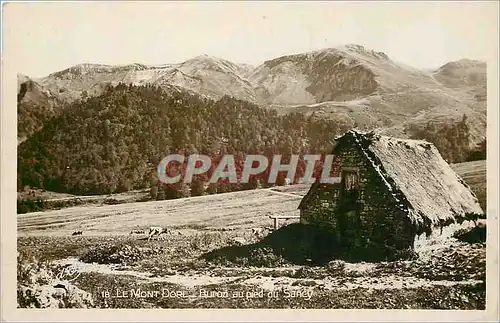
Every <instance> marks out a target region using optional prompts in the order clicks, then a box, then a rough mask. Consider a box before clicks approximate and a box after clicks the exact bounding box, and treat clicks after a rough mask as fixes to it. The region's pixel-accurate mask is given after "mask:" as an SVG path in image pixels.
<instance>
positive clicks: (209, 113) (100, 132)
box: [18, 84, 349, 197]
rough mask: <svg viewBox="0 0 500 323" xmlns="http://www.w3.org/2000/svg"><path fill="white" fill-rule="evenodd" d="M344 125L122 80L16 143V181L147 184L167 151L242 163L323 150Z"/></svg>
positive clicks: (92, 189)
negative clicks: (257, 157)
mask: <svg viewBox="0 0 500 323" xmlns="http://www.w3.org/2000/svg"><path fill="white" fill-rule="evenodd" d="M348 128H349V126H348V125H343V124H337V123H335V122H331V121H327V120H316V119H313V118H310V119H308V118H306V117H304V116H303V115H300V114H290V115H286V116H278V115H277V113H276V112H275V111H274V110H268V109H264V108H259V107H258V106H256V105H254V104H252V103H248V102H246V101H239V100H235V99H232V98H229V97H223V98H222V99H220V100H218V101H213V100H210V99H203V98H200V97H199V96H197V95H193V94H189V93H186V92H182V91H175V92H166V91H164V90H162V89H160V88H159V87H155V86H150V85H148V86H131V85H124V84H120V85H118V86H117V87H114V88H113V87H109V88H108V89H107V90H106V91H105V93H103V94H102V95H101V96H98V97H91V98H88V99H87V100H86V101H82V102H75V103H74V104H73V106H71V107H69V108H68V109H66V110H65V112H64V113H63V114H62V115H61V116H59V117H56V118H54V119H52V120H51V121H50V122H48V123H47V124H46V126H45V127H44V128H43V129H42V130H41V131H39V132H37V133H35V134H34V135H33V136H32V137H30V138H29V139H28V140H27V141H25V142H23V143H22V144H21V145H20V146H19V157H18V178H19V186H20V187H22V186H24V185H29V186H36V187H43V188H45V189H47V190H51V191H56V192H69V193H74V194H105V193H111V192H121V191H127V190H131V189H140V188H146V187H149V186H150V185H151V183H153V186H154V185H155V184H154V183H156V182H157V180H155V178H154V176H155V174H156V167H157V165H158V163H159V161H160V160H161V159H162V158H163V157H165V156H167V155H168V154H172V153H181V154H185V155H188V154H191V153H199V154H205V155H210V156H212V157H213V159H214V160H215V161H217V158H218V157H219V156H221V155H224V154H232V155H235V158H236V161H237V164H238V165H237V166H239V167H240V168H241V166H242V161H243V160H244V156H245V154H265V155H267V156H272V155H273V154H275V153H276V154H282V155H284V156H286V155H290V154H292V153H297V154H299V153H321V152H325V151H327V150H329V149H330V142H331V140H332V138H333V137H334V136H335V135H336V134H340V133H342V132H344V131H346V130H347V129H348ZM283 162H286V159H284V160H283ZM215 166H216V165H215ZM257 179H258V178H255V179H254V182H255V183H256V181H257ZM200 180H201V179H200ZM279 180H281V181H282V180H283V178H280V179H279ZM199 184H201V183H198V185H199ZM193 185H197V184H193ZM250 185H252V184H250ZM255 185H256V184H255ZM236 186H237V185H236ZM241 188H243V187H239V186H238V187H234V185H233V187H230V186H229V185H225V184H224V183H219V185H218V186H216V187H209V189H211V190H216V189H217V191H219V192H220V191H227V190H235V189H241ZM200 189H201V187H198V188H196V189H195V190H194V191H197V190H200ZM174 190H175V191H179V192H181V193H179V194H177V193H175V194H174V193H172V194H170V197H177V196H182V195H183V194H185V193H182V192H186V188H185V187H182V185H174ZM200 193H201V192H200ZM160 194H162V193H160Z"/></svg>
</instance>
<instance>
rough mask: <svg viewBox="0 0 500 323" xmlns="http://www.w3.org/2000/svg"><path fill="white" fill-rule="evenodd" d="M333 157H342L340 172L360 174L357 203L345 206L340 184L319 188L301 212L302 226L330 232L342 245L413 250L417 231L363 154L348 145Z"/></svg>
mask: <svg viewBox="0 0 500 323" xmlns="http://www.w3.org/2000/svg"><path fill="white" fill-rule="evenodd" d="M334 154H335V155H338V156H340V160H341V166H340V167H341V168H343V169H345V168H348V169H351V170H352V169H356V170H357V171H358V172H359V193H358V194H359V195H358V196H359V198H358V200H357V203H356V204H355V205H351V204H352V203H350V204H349V205H346V203H345V201H344V200H342V196H341V193H340V192H341V189H342V185H341V184H319V186H318V188H317V190H316V191H315V192H311V194H312V195H311V196H310V198H309V200H308V201H307V203H306V204H305V205H304V206H303V208H302V209H301V222H302V223H310V224H315V225H319V226H322V227H326V228H329V229H331V230H332V231H333V232H335V234H336V235H337V237H338V241H339V243H340V242H341V243H342V244H348V245H353V246H358V247H366V246H370V245H388V246H391V247H395V248H397V249H404V248H409V247H412V246H413V240H414V237H415V230H414V228H413V227H412V226H411V225H410V222H409V219H408V218H407V217H406V215H405V214H404V212H403V211H401V210H400V208H399V206H398V205H397V204H396V201H395V199H394V198H393V196H392V195H391V194H390V192H389V190H388V188H387V187H386V186H385V183H384V182H383V181H382V179H381V178H380V177H379V175H378V174H377V172H376V170H375V169H374V168H373V167H372V165H371V163H370V162H369V161H368V159H367V158H366V157H365V155H364V154H363V152H362V151H361V150H360V149H359V148H358V147H356V146H355V145H354V144H352V143H351V144H349V143H347V144H344V145H343V146H342V147H336V149H335V152H334ZM349 210H351V211H349ZM349 212H351V215H349ZM353 212H354V213H357V214H359V216H356V215H354V216H353V215H352V213H353ZM346 223H347V224H346ZM353 223H354V224H353ZM353 225H355V226H354V227H353Z"/></svg>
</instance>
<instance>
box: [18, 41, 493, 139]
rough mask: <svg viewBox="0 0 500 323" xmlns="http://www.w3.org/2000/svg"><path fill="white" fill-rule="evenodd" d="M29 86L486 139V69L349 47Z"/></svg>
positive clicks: (64, 76) (67, 97) (76, 73)
mask: <svg viewBox="0 0 500 323" xmlns="http://www.w3.org/2000/svg"><path fill="white" fill-rule="evenodd" d="M23 77H24V76H23ZM20 78H21V76H20V77H18V83H19V82H21V81H19V79H20ZM32 81H33V82H36V83H37V84H38V85H39V86H40V87H41V88H42V89H43V91H46V93H48V95H51V96H54V97H57V98H58V99H60V100H62V101H66V102H72V101H75V100H78V99H81V98H82V97H87V96H96V95H99V94H101V93H102V92H103V91H104V89H105V88H106V87H107V86H110V85H112V86H113V85H117V84H118V83H128V84H134V85H144V84H151V85H157V86H161V87H172V86H173V87H179V88H184V89H187V90H189V91H192V92H194V93H198V94H199V95H201V96H204V97H210V98H214V99H220V98H221V97H223V96H225V95H229V96H232V97H235V98H237V99H241V100H246V101H249V102H253V103H257V104H259V105H262V106H269V107H273V108H275V109H278V112H279V113H289V112H293V111H296V112H301V113H305V114H309V115H314V116H315V117H321V118H333V119H339V118H340V119H343V120H344V121H346V122H349V123H351V124H352V125H353V126H355V125H357V126H361V127H366V128H386V129H387V132H388V134H392V135H397V136H402V137H405V136H411V131H410V129H412V128H413V127H415V126H417V127H418V126H422V125H423V124H425V123H427V122H429V121H432V122H438V123H439V122H448V121H447V120H458V119H460V118H461V117H462V116H463V115H464V114H465V115H467V116H468V117H469V120H470V121H469V122H470V123H471V125H472V127H471V134H472V139H473V141H474V142H477V141H479V140H481V139H483V138H484V137H485V127H486V63H484V62H480V61H476V60H470V59H462V60H459V61H454V62H449V63H446V64H444V65H443V66H441V67H440V68H438V69H436V70H434V71H426V70H420V69H417V68H413V67H410V66H405V65H403V64H400V63H396V62H394V61H392V60H391V59H390V57H389V56H388V55H387V54H385V53H383V52H377V51H375V50H371V49H368V48H365V47H363V46H361V45H355V44H347V45H343V46H338V47H335V48H325V49H318V50H313V51H308V52H305V53H298V54H291V55H284V56H280V57H277V58H274V59H269V60H266V61H264V62H263V63H262V64H260V65H258V66H255V67H253V66H249V65H248V64H237V63H233V62H231V61H228V60H225V59H223V58H218V57H214V56H209V55H206V54H204V55H198V56H196V57H193V58H191V59H188V60H186V61H184V62H181V63H176V64H160V65H146V64H141V63H133V64H127V65H106V64H78V65H75V66H71V67H68V68H67V69H64V70H61V71H57V72H54V73H51V74H49V75H48V76H46V77H43V78H40V79H32ZM360 102H361V103H360ZM408 132H410V133H408Z"/></svg>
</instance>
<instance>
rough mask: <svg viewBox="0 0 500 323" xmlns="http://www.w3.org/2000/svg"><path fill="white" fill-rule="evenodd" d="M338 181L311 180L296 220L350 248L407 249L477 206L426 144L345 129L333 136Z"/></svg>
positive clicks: (477, 209) (473, 211) (478, 210)
mask: <svg viewBox="0 0 500 323" xmlns="http://www.w3.org/2000/svg"><path fill="white" fill-rule="evenodd" d="M332 154H333V155H334V156H335V158H336V160H337V163H335V165H334V166H333V169H334V171H336V174H338V175H337V176H338V177H340V178H341V180H340V181H339V183H333V184H322V183H320V181H319V179H317V180H316V182H315V183H314V184H312V186H311V188H310V189H309V191H308V193H307V194H306V195H305V196H304V198H303V199H302V201H301V203H300V205H299V209H300V221H301V223H303V224H315V225H319V226H322V227H326V228H328V229H332V231H333V232H334V234H335V235H336V236H337V241H338V242H339V243H341V244H344V245H347V246H349V247H361V248H364V247H374V246H385V247H388V248H390V249H408V248H413V247H414V242H415V238H416V237H417V236H419V235H421V234H422V233H426V234H427V235H429V234H431V233H432V232H435V230H436V229H437V230H442V228H443V227H444V226H447V225H449V224H452V223H455V222H460V223H461V222H462V221H464V220H466V219H467V218H468V217H469V216H471V215H472V216H481V215H482V214H483V211H482V210H481V207H480V206H479V202H478V200H477V198H476V197H475V195H474V194H473V193H472V192H471V190H470V188H469V187H468V186H467V184H466V183H465V182H464V181H463V180H462V179H461V178H460V177H459V176H458V175H457V174H456V173H455V172H454V171H453V170H452V169H451V167H450V166H449V165H448V163H446V161H445V160H444V159H443V158H442V157H441V155H440V154H439V152H438V150H437V149H436V148H435V147H434V145H432V144H431V143H429V142H426V141H420V140H408V139H398V138H392V137H386V136H381V135H377V134H375V133H373V132H370V133H362V132H357V131H349V132H347V133H345V134H344V135H343V136H341V137H338V138H336V139H335V141H334V147H333V152H332Z"/></svg>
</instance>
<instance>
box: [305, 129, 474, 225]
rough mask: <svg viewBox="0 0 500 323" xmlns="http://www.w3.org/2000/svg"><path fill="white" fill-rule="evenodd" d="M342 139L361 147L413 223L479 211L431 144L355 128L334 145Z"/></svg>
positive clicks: (447, 219) (440, 220) (435, 221)
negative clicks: (358, 130)
mask: <svg viewBox="0 0 500 323" xmlns="http://www.w3.org/2000/svg"><path fill="white" fill-rule="evenodd" d="M343 141H347V142H350V143H353V144H355V145H357V146H358V147H359V148H360V149H361V151H362V152H363V154H364V155H365V156H366V158H367V160H368V161H370V163H371V164H372V166H373V168H374V169H375V170H376V171H377V173H378V174H379V176H380V178H381V179H382V182H383V183H384V184H385V185H386V186H387V187H388V189H389V191H390V192H391V193H392V196H393V197H394V199H395V201H396V202H398V203H399V206H400V208H401V210H402V211H404V212H405V213H406V214H407V215H408V217H409V218H410V219H411V220H412V222H413V223H415V224H416V225H418V226H419V225H421V224H425V227H428V226H429V225H431V224H432V225H436V224H446V223H450V222H454V221H455V219H457V218H459V217H462V218H463V217H464V216H465V215H466V214H471V213H475V214H483V211H482V209H481V207H480V206H479V202H478V200H477V198H476V196H475V195H474V194H473V193H472V191H471V190H470V188H469V187H468V185H467V184H466V183H465V182H464V181H463V180H462V179H461V178H460V176H458V175H457V174H456V173H455V172H454V171H453V169H452V168H451V167H450V165H448V163H447V162H446V161H445V160H444V159H443V158H442V157H441V155H440V154H439V152H438V150H437V149H436V147H434V145H433V144H431V143H429V142H426V141H421V140H409V139H398V138H392V137H386V136H381V135H376V134H374V133H373V132H371V133H362V132H357V131H349V132H347V133H346V134H344V135H343V136H342V137H339V138H336V140H335V144H336V146H338V145H339V144H340V143H342V142H343ZM335 150H336V149H335V148H334V151H333V154H335ZM312 189H314V187H312V188H311V190H312ZM308 195H310V194H309V193H308ZM306 197H307V196H306Z"/></svg>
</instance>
